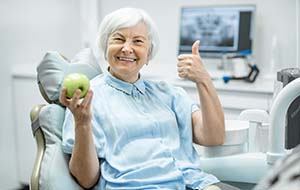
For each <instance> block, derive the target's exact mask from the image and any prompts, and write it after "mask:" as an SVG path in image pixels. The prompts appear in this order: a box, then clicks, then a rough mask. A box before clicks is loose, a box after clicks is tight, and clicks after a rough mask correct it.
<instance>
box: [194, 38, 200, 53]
mask: <svg viewBox="0 0 300 190" xmlns="http://www.w3.org/2000/svg"><path fill="white" fill-rule="evenodd" d="M199 45H200V40H196V41H195V42H194V43H193V46H192V54H193V55H199Z"/></svg>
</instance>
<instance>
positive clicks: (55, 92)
mask: <svg viewBox="0 0 300 190" xmlns="http://www.w3.org/2000/svg"><path fill="white" fill-rule="evenodd" d="M70 73H82V74H85V75H86V76H87V77H88V78H89V79H92V78H94V77H95V76H96V75H99V74H101V73H102V70H101V67H100V65H99V64H98V62H97V61H96V57H95V55H94V54H93V52H92V50H91V49H90V48H86V49H83V50H81V51H80V52H79V53H78V54H77V55H76V56H75V57H74V58H73V59H72V60H71V61H69V60H68V59H66V58H65V57H64V56H63V55H61V54H60V53H58V52H56V51H48V52H47V53H46V54H45V56H44V57H43V59H42V61H41V62H40V64H39V65H38V66H37V81H38V85H39V89H40V92H41V94H42V96H43V97H44V99H45V100H46V101H47V102H48V103H59V95H60V91H61V88H62V83H63V80H64V78H65V76H66V75H68V74H70Z"/></svg>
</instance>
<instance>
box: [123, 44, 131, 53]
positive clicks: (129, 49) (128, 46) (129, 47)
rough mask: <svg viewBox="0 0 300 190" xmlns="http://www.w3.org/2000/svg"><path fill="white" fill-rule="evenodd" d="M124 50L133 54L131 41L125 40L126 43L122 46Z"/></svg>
mask: <svg viewBox="0 0 300 190" xmlns="http://www.w3.org/2000/svg"><path fill="white" fill-rule="evenodd" d="M122 52H123V53H129V54H131V53H132V52H133V50H132V47H131V43H130V42H125V43H124V45H123V47H122Z"/></svg>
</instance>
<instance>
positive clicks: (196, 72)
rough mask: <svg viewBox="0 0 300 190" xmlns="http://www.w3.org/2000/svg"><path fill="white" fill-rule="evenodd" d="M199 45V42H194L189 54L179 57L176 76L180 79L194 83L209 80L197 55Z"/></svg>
mask: <svg viewBox="0 0 300 190" xmlns="http://www.w3.org/2000/svg"><path fill="white" fill-rule="evenodd" d="M199 44H200V41H199V40H197V41H195V42H194V44H193V46H192V53H191V54H181V55H179V56H178V64H177V70H178V75H179V76H180V77H181V78H185V79H188V80H191V81H194V82H196V83H201V82H203V81H206V80H210V76H209V74H208V72H207V71H206V69H205V68H204V66H203V63H202V59H201V57H200V54H199Z"/></svg>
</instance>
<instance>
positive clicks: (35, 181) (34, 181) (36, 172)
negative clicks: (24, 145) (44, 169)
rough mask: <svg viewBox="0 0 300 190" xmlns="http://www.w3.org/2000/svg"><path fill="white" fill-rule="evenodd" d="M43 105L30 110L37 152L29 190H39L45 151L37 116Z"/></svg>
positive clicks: (43, 138)
mask: <svg viewBox="0 0 300 190" xmlns="http://www.w3.org/2000/svg"><path fill="white" fill-rule="evenodd" d="M44 106H45V105H42V104H40V105H37V106H35V107H34V108H33V109H32V110H31V112H30V120H31V124H32V133H33V135H34V136H35V140H36V143H37V153H36V158H35V161H34V165H33V170H32V174H31V179H30V189H31V190H39V176H40V170H41V163H42V159H43V156H44V153H45V148H46V146H45V137H44V134H43V131H42V129H41V128H40V127H39V122H38V117H39V113H40V111H41V109H42V108H43V107H44Z"/></svg>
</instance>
